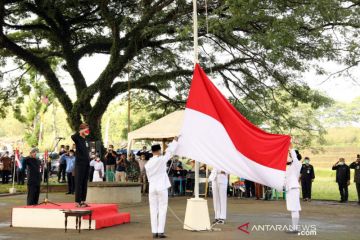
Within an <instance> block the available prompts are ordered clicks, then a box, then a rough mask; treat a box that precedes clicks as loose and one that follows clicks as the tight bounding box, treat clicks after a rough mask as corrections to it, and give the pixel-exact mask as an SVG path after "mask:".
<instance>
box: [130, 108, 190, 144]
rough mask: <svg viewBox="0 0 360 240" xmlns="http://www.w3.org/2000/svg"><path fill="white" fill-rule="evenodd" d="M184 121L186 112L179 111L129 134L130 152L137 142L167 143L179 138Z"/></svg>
mask: <svg viewBox="0 0 360 240" xmlns="http://www.w3.org/2000/svg"><path fill="white" fill-rule="evenodd" d="M183 119H184V110H179V111H176V112H173V113H170V114H169V115H166V116H165V117H162V118H160V119H158V120H156V121H154V122H152V123H150V124H148V125H146V126H143V127H141V128H139V129H136V130H135V131H132V132H130V133H129V134H128V150H130V149H131V146H132V145H133V144H134V142H135V140H154V141H163V142H164V141H166V140H171V139H172V138H174V137H175V136H178V135H179V134H180V131H181V127H182V124H183Z"/></svg>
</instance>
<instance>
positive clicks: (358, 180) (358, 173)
mask: <svg viewBox="0 0 360 240" xmlns="http://www.w3.org/2000/svg"><path fill="white" fill-rule="evenodd" d="M349 167H350V168H351V169H355V174H354V182H355V184H356V190H357V194H358V204H359V205H360V154H358V155H357V159H356V161H355V162H353V163H351V164H350V165H349Z"/></svg>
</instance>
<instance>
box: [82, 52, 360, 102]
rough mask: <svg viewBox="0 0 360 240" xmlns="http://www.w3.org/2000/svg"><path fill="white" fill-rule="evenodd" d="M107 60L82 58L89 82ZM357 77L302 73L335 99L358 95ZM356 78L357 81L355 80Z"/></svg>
mask: <svg viewBox="0 0 360 240" xmlns="http://www.w3.org/2000/svg"><path fill="white" fill-rule="evenodd" d="M107 61H108V56H105V55H96V56H93V57H91V58H84V59H82V60H81V62H80V68H81V70H82V72H83V74H84V75H85V79H87V81H88V82H89V83H90V82H93V81H95V80H96V78H97V77H98V76H99V74H100V73H101V71H102V69H104V67H105V66H106V64H107ZM322 66H323V67H324V69H325V70H327V71H328V72H330V73H335V72H338V71H339V70H341V69H343V67H342V66H339V65H338V64H335V63H323V64H322ZM359 71H360V67H357V68H354V69H352V70H351V73H352V75H353V76H354V77H356V73H359ZM359 79H360V76H359V75H358V79H351V78H350V77H345V76H337V75H334V76H332V77H330V78H329V75H324V76H319V75H316V74H315V72H313V71H312V72H307V73H304V79H303V80H304V81H305V82H307V83H308V84H309V86H310V87H311V88H314V89H318V90H320V91H323V92H325V93H326V94H328V95H329V96H330V97H332V98H334V99H335V100H337V101H343V102H351V101H352V100H353V99H354V98H356V97H360V80H359ZM325 80H326V81H325ZM356 80H359V81H358V82H356ZM324 81H325V82H324Z"/></svg>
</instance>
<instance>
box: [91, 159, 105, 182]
mask: <svg viewBox="0 0 360 240" xmlns="http://www.w3.org/2000/svg"><path fill="white" fill-rule="evenodd" d="M93 165H94V176H93V182H102V181H104V180H103V176H104V163H103V162H101V161H99V162H97V161H95V163H93Z"/></svg>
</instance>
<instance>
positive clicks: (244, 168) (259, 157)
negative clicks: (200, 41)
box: [176, 64, 290, 190]
mask: <svg viewBox="0 0 360 240" xmlns="http://www.w3.org/2000/svg"><path fill="white" fill-rule="evenodd" d="M180 134H181V137H180V138H179V146H178V149H177V151H176V152H177V154H178V155H181V156H185V157H188V158H191V159H194V160H196V161H199V162H203V163H206V164H209V165H211V166H213V167H214V168H215V169H217V170H222V171H225V172H227V173H231V174H234V175H236V176H239V177H242V178H245V179H248V180H251V181H254V182H256V183H261V184H263V185H266V186H269V187H273V188H276V189H278V190H282V188H283V185H284V179H285V170H286V162H287V156H288V150H289V146H290V136H287V135H279V134H271V133H267V132H265V131H263V130H261V129H260V128H258V127H256V126H255V125H253V124H252V123H251V122H249V121H248V120H247V119H246V118H245V117H244V116H242V115H241V114H240V113H239V112H238V111H237V110H236V109H235V107H234V106H232V105H231V104H230V102H229V101H228V100H227V99H226V98H225V97H224V96H223V95H222V94H221V93H220V91H219V90H218V89H217V88H216V87H215V85H214V84H212V83H211V81H210V80H209V79H208V77H207V76H206V74H205V72H204V71H203V70H202V69H201V67H200V66H199V64H196V66H195V70H194V75H193V79H192V83H191V88H190V93H189V98H188V100H187V103H186V109H185V115H184V122H183V126H182V130H181V133H180Z"/></svg>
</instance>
